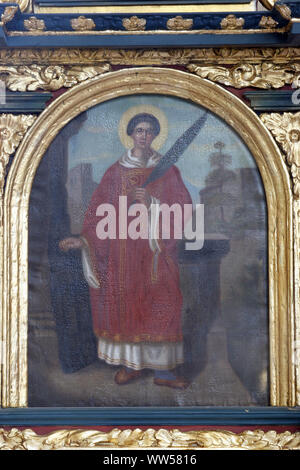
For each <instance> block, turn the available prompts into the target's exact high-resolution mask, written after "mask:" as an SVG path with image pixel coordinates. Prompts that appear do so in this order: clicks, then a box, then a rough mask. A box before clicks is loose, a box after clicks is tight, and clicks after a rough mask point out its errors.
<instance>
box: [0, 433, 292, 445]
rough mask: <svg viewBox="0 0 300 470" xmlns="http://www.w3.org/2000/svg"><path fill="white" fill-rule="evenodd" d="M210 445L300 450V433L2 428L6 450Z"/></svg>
mask: <svg viewBox="0 0 300 470" xmlns="http://www.w3.org/2000/svg"><path fill="white" fill-rule="evenodd" d="M103 447H109V448H116V447H117V448H122V447H126V448H128V447H135V448H140V449H143V448H144V449H146V448H149V447H151V448H153V447H157V448H170V447H172V448H174V447H175V448H185V449H186V448H192V449H197V448H202V449H203V448H204V449H205V448H206V449H221V448H225V449H245V450H246V449H247V450H255V449H256V450H271V449H274V450H275V449H276V450H288V449H300V433H299V432H296V433H294V434H293V433H291V432H289V431H286V432H283V433H277V432H276V431H268V432H264V431H261V430H255V431H244V432H242V433H240V434H235V433H233V432H231V431H189V432H182V431H179V430H177V429H173V430H170V431H169V430H166V429H159V430H154V429H147V430H146V431H142V430H141V429H138V428H137V429H134V430H131V429H125V430H120V429H113V430H112V431H110V432H101V431H93V430H83V429H76V430H59V431H54V432H52V433H50V434H47V435H38V434H36V433H35V432H34V431H32V430H31V429H26V430H24V431H20V430H18V429H11V430H8V431H6V430H4V429H0V449H2V450H48V449H49V450H53V449H64V448H84V449H93V448H94V449H95V448H96V449H97V448H103Z"/></svg>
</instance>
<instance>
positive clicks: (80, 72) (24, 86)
mask: <svg viewBox="0 0 300 470" xmlns="http://www.w3.org/2000/svg"><path fill="white" fill-rule="evenodd" d="M109 70H110V66H109V64H102V65H95V66H86V67H83V66H77V67H76V66H69V67H68V66H66V67H64V66H62V65H49V66H48V67H46V66H41V65H31V66H19V67H10V66H8V67H5V66H0V76H2V78H3V80H4V81H5V84H6V87H7V88H8V89H10V90H12V91H34V90H37V89H42V90H48V91H55V90H59V89H60V88H62V87H66V88H71V87H72V86H74V85H76V84H77V83H80V82H82V81H84V80H87V79H89V78H93V77H96V76H98V75H101V74H103V73H105V72H108V71H109Z"/></svg>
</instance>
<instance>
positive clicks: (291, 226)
mask: <svg viewBox="0 0 300 470" xmlns="http://www.w3.org/2000/svg"><path fill="white" fill-rule="evenodd" d="M147 52H148V54H146V57H147V56H148V61H152V62H150V63H153V59H151V58H150V59H149V55H150V57H151V54H152V57H155V58H156V64H157V65H165V64H164V61H165V60H166V57H167V54H166V55H161V58H160V55H159V54H157V55H156V54H155V51H147ZM170 52H171V53H170V56H169V57H168V58H167V61H168V65H173V64H174V65H177V64H178V60H179V59H178V57H179V56H177V57H176V55H175V54H174V55H173V54H172V51H170ZM200 52H201V51H200ZM297 52H298V53H299V51H298V50H297ZM203 53H205V51H204V52H203ZM116 54H117V51H110V53H109V52H108V53H107V54H106V56H105V58H106V59H108V60H107V62H106V64H104V63H103V62H104V61H103V59H102V61H100V62H101V67H99V70H98V71H96V72H94V74H92V75H89V74H88V75H84V78H83V79H78V80H76V79H75V80H74V83H72V85H70V86H73V85H76V86H75V87H72V88H71V89H70V90H68V91H67V92H65V93H64V94H63V95H62V96H60V97H58V98H56V99H55V100H54V101H53V102H52V103H51V105H49V106H48V107H47V108H46V109H45V110H44V111H43V112H42V113H41V114H40V115H39V116H38V117H37V118H35V117H34V116H30V115H26V116H25V115H23V116H17V117H16V118H18V119H17V120H16V121H15V122H13V118H12V117H10V120H11V121H10V122H9V123H8V124H7V121H5V122H6V124H7V127H8V128H9V126H10V128H11V129H14V130H15V134H16V133H17V134H18V135H19V140H18V139H16V141H15V142H14V143H13V144H12V146H13V148H11V149H8V150H7V149H5V148H4V146H3V145H2V148H1V163H2V178H1V181H2V183H3V180H4V173H5V167H6V164H7V163H8V159H9V155H10V154H12V153H13V151H14V150H15V148H17V147H18V145H19V142H20V141H21V140H22V137H23V136H24V138H23V140H22V141H21V143H20V145H19V147H18V148H17V151H16V154H15V156H14V159H13V161H12V165H11V167H10V169H9V172H8V175H7V179H6V185H5V190H4V191H3V193H0V194H1V198H2V200H1V209H2V214H1V218H2V221H1V222H2V223H1V224H0V229H1V232H2V233H0V236H1V251H2V253H1V261H2V263H1V281H2V310H1V312H0V315H1V317H0V321H1V324H2V325H3V327H2V340H3V344H4V345H5V347H4V350H3V367H2V375H1V406H2V407H3V408H6V407H9V408H14V407H26V405H27V358H26V352H27V296H28V292H27V230H28V205H29V196H30V190H31V185H32V182H33V179H34V175H35V171H36V169H37V167H38V164H39V162H40V160H41V159H42V157H43V154H44V153H45V151H46V149H47V148H48V146H49V145H50V143H51V141H52V140H53V139H54V137H55V135H56V134H57V133H58V132H59V131H60V129H62V128H63V127H64V125H66V124H67V122H69V121H70V120H71V119H73V118H74V117H76V116H77V115H78V114H79V113H80V112H82V111H83V110H86V109H88V108H89V107H91V106H93V105H95V104H97V103H100V102H102V101H105V100H109V99H111V98H115V97H117V96H123V95H128V94H135V93H157V94H167V95H172V96H180V97H182V98H185V99H187V100H192V101H193V102H195V103H198V104H201V105H202V106H205V107H207V108H208V109H209V110H211V111H212V112H214V113H215V114H217V115H218V116H220V117H221V118H223V119H224V120H225V121H226V122H227V123H228V124H229V125H231V126H233V128H234V129H235V130H236V131H237V133H238V134H239V135H240V136H241V138H242V139H243V140H244V141H245V143H246V145H247V146H248V147H249V149H250V151H251V152H252V154H253V156H254V158H255V160H256V163H257V165H258V167H259V170H260V173H261V176H262V180H263V183H264V187H265V192H266V199H267V207H268V242H269V252H268V259H269V318H270V382H271V388H270V404H271V406H280V407H294V406H297V405H299V404H300V395H299V392H300V387H299V379H300V374H299V365H298V364H297V362H296V361H295V360H294V358H295V351H294V349H295V344H296V343H295V341H296V338H297V334H298V335H299V327H300V325H299V308H300V302H299V300H300V299H299V270H300V263H299V256H300V247H299V243H300V242H299V231H300V228H299V227H300V202H299V194H298V192H297V188H296V183H297V177H298V174H296V177H295V176H294V174H295V171H294V173H293V172H292V178H291V175H290V171H289V170H290V169H291V165H292V163H293V162H291V160H289V159H288V161H287V162H286V158H285V156H284V152H287V150H286V149H285V148H284V147H281V148H280V147H279V146H278V144H277V143H276V140H275V139H274V137H273V136H272V134H274V136H275V137H276V132H275V131H274V129H275V128H276V126H274V124H273V127H272V124H270V116H268V115H265V116H261V119H260V117H259V116H257V115H256V114H255V113H254V112H253V111H252V110H251V109H250V108H249V107H248V106H247V105H246V104H245V103H244V102H243V101H241V100H240V99H239V98H237V97H236V96H235V95H234V94H232V93H230V92H229V91H227V90H225V89H224V88H222V87H221V86H219V85H217V84H215V83H213V81H209V80H207V79H204V78H201V77H199V76H197V75H200V74H199V73H198V71H199V70H195V69H193V67H192V63H194V62H195V60H196V62H197V53H196V52H195V50H194V51H193V52H191V51H186V55H184V51H181V54H180V56H181V58H183V59H182V60H184V61H185V62H186V64H185V65H186V66H187V69H188V70H189V71H190V72H187V71H178V70H174V69H170V68H168V69H166V68H160V67H157V66H156V67H153V66H151V67H149V66H145V67H140V68H133V69H132V68H128V69H127V68H124V69H122V70H120V71H115V72H108V70H109V69H110V65H109V62H110V60H109V55H111V58H112V60H111V62H112V63H113V57H114V55H115V56H116ZM142 54H143V51H142V52H140V57H141V55H142ZM189 54H191V56H193V57H192V58H191V60H189V59H188V58H187V57H188V55H189ZM211 54H212V55H213V52H211ZM29 55H30V52H29ZM54 56H55V53H54ZM136 57H138V53H137V55H135V54H131V56H130V53H128V54H127V55H126V52H125V51H124V55H123V58H124V62H126V64H127V65H130V64H132V65H136V64H137V63H136ZM198 57H199V59H200V60H201V53H200V54H199V56H198ZM87 58H88V54H87V55H86V60H87V64H86V65H84V64H81V65H80V66H79V69H80V70H81V73H83V72H84V69H85V68H86V66H87V65H89V66H90V64H89V63H88V59H87ZM227 59H228V57H227ZM138 60H140V62H141V63H139V64H138V65H142V64H143V63H144V62H146V61H143V59H141V58H140V59H138ZM223 60H224V59H223ZM58 62H59V61H57V62H56V64H57V63H58ZM287 62H288V66H287V64H286V63H285V59H283V60H280V63H281V65H280V67H281V68H283V69H286V68H289V67H290V62H291V61H287ZM47 63H50V60H48V59H47ZM54 63H55V61H54ZM214 63H215V64H214V65H218V63H224V62H222V57H221V56H219V57H218V58H215V59H214ZM230 63H231V65H233V66H239V65H240V64H241V62H240V59H239V58H234V57H231V62H230ZM244 63H245V62H244ZM64 64H65V65H64V67H65V66H66V67H71V68H72V61H71V60H70V64H68V62H67V61H64ZM28 66H29V67H30V66H31V65H30V60H29V63H28ZM93 66H94V64H93ZM40 67H43V65H41V66H40ZM100 68H101V70H100ZM289 70H290V69H289ZM296 70H297V68H296V69H295V71H296ZM192 71H193V72H195V74H192V73H191V72H192ZM104 72H108V73H104ZM23 73H24V71H23ZM75 75H76V74H75ZM90 76H92V78H89V77H90ZM72 77H73V78H74V74H73V75H72ZM271 77H272V75H271ZM210 78H211V77H210ZM273 78H274V75H273ZM82 80H83V81H82ZM270 80H272V78H270ZM287 80H288V78H287ZM80 81H82V83H79V82H80ZM20 82H22V76H21V77H20ZM8 83H9V75H8ZM78 83H79V84H78ZM61 86H64V85H63V84H62V85H61ZM233 86H234V85H233ZM48 89H51V86H50V87H49V85H48ZM228 109H230V110H231V112H230V115H229V114H228V112H227V110H228ZM292 116H293V115H292ZM294 116H295V115H294ZM1 118H2V119H3V120H5V119H6V120H7V119H9V118H7V117H6V118H5V117H4V116H3V115H2V116H1ZM298 119H299V118H298ZM20 120H21V121H22V123H20ZM263 121H264V123H265V124H264V123H263ZM271 121H272V119H271ZM273 121H274V119H273ZM273 121H272V122H273ZM3 122H4V121H3ZM3 122H2V124H3ZM298 122H299V121H298ZM267 127H269V129H270V130H268V128H267ZM277 141H280V139H278V138H277ZM281 144H282V142H281ZM287 163H288V164H287ZM297 168H298V167H297ZM298 171H299V170H298ZM296 173H297V172H296ZM295 178H296V179H295ZM141 424H142V423H141ZM86 432H87V431H82V432H81V431H77V434H76V433H75V434H74V435H73V434H72V435H71V434H70V432H67V431H66V434H65V435H64V438H63V439H60V440H59V439H58V440H57V439H56V437H55V436H53V441H52V445H53V447H52V448H56V447H64V446H68V445H72V439H73V440H74V442H75V444H73V445H77V446H78V445H79V446H80V445H82V442H83V441H84V442H90V445H95V446H103V445H104V446H105V445H108V443H109V445H111V443H115V444H116V445H117V446H122V445H125V446H127V447H130V446H132V445H133V446H134V445H136V446H142V447H145V446H146V447H147V446H148V447H149V446H151V447H152V446H153V447H156V446H163V445H166V446H169V445H175V446H176V443H177V445H178V447H181V446H184V447H188V446H192V447H194V446H195V445H198V446H200V447H201V446H203V445H204V446H206V445H207V442H208V441H207V440H206V439H208V440H209V436H207V435H203V434H201V432H200V431H199V432H198V434H197V436H196V435H195V434H193V435H191V434H190V433H179V434H176V432H175V431H174V430H173V434H172V433H169V434H168V433H167V434H162V435H161V436H160V435H157V434H153V433H152V434H151V432H150V430H149V432H148V434H147V432H146V433H145V432H142V431H140V432H138V430H136V437H135V438H134V437H133V436H132V435H131V434H130V437H129V436H128V439H129V440H128V439H127V441H126V439H125V441H124V436H123V438H122V435H121V434H122V433H121V434H115V435H112V434H111V435H110V434H109V433H106V434H105V433H99V432H98V433H97V432H92V431H90V433H92V434H89V435H87V434H86ZM249 432H250V431H249ZM20 433H21V434H18V437H19V439H20V438H21V441H22V442H23V444H24V446H25V447H26V445H27V444H26V443H28V442H34V444H32V445H33V446H36V447H37V448H47V445H48V444H45V441H46V437H45V438H44V440H43V439H42V438H41V437H37V436H36V435H35V436H34V433H32V434H30V433H29V434H27V435H26V434H24V433H23V432H21V431H20ZM95 433H96V434H95ZM220 433H221V434H219V435H215V439H216V441H214V443H213V444H212V445H211V446H212V447H241V448H242V447H243V446H244V448H253V442H252V443H251V444H250V443H249V442H250V440H251V437H250V434H247V433H246V434H245V435H244V434H243V436H242V435H239V439H240V441H239V442H237V441H236V440H235V438H236V435H235V434H233V433H229V432H227V431H225V432H223V433H222V432H220ZM261 433H262V434H260V435H257V436H256V438H257V443H256V444H255V445H254V448H259V445H261V444H259V442H260V443H261V440H262V441H263V442H267V447H268V445H270V442H271V441H270V440H269V441H268V439H267V440H265V441H264V439H265V434H264V433H263V432H262V431H261ZM54 434H55V433H54ZM275 434H276V433H275ZM7 436H8V435H7V434H5V437H6V439H7V442H9V441H10V439H9V438H7ZM295 436H296V435H292V438H291V439H287V436H285V438H284V437H283V438H282V439H286V445H287V448H289V447H290V448H294V447H295V445H297V444H295V439H296V441H297V437H295ZM210 437H211V436H210ZM273 437H274V436H273ZM51 439H52V438H51ZM51 439H50V441H51ZM89 439H90V441H89ZM122 439H123V441H122ZM201 439H202V441H201ZM222 439H224V441H222ZM272 439H273V438H272ZM276 439H277V441H276V442H277V444H274V445H278V446H279V447H280V446H282V441H281V438H280V436H278V435H277V436H276ZM276 439H275V440H276ZM12 441H13V438H12ZM47 442H48V440H47ZM122 442H123V443H122ZM91 443H92V444H91ZM23 444H22V445H23ZM49 445H50V444H49ZM272 445H273V444H272ZM8 446H9V444H8ZM262 447H265V444H264V445H262ZM50 448H51V445H50Z"/></svg>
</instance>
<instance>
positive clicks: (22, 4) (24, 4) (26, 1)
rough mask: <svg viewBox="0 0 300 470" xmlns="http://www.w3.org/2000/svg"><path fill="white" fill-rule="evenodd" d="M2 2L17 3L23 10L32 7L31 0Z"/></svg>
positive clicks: (7, 1)
mask: <svg viewBox="0 0 300 470" xmlns="http://www.w3.org/2000/svg"><path fill="white" fill-rule="evenodd" d="M1 2H2V3H17V4H18V5H19V8H20V10H21V11H22V12H24V11H26V10H30V9H31V0H14V1H13V2H12V1H11V0H1Z"/></svg>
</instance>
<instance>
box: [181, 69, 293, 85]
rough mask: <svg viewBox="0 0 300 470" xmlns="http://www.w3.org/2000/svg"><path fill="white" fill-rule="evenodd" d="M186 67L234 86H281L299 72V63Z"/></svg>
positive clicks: (202, 75)
mask: <svg viewBox="0 0 300 470" xmlns="http://www.w3.org/2000/svg"><path fill="white" fill-rule="evenodd" d="M187 69H188V70H189V71H190V72H193V73H195V74H196V75H198V76H199V77H201V78H207V79H208V80H211V81H213V82H217V83H221V84H223V85H227V86H232V87H234V88H245V87H250V86H251V87H255V88H263V89H269V88H281V87H283V86H284V85H288V84H291V83H293V82H294V81H295V80H297V78H298V77H299V74H300V63H290V64H288V65H276V64H274V63H272V62H264V63H262V64H249V63H243V64H238V65H233V66H232V67H222V66H214V65H209V66H204V65H196V64H189V65H188V66H187Z"/></svg>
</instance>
